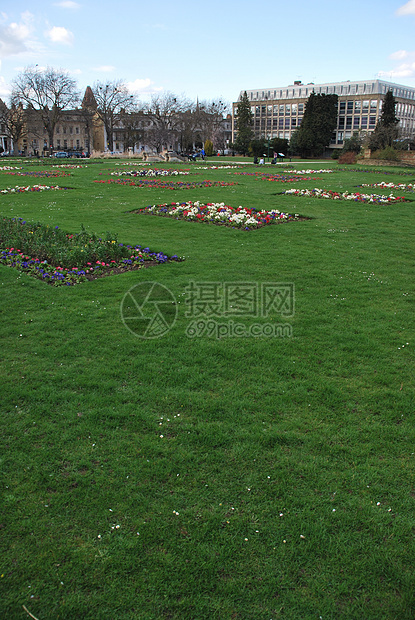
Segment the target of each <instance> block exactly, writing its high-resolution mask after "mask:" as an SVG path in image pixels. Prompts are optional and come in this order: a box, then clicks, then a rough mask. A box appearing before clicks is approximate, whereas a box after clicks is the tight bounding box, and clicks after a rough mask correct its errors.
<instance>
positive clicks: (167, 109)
mask: <svg viewBox="0 0 415 620" xmlns="http://www.w3.org/2000/svg"><path fill="white" fill-rule="evenodd" d="M190 107H191V104H190V103H189V101H188V100H187V99H185V98H184V97H180V98H179V97H177V96H176V95H174V94H173V93H169V92H166V93H163V94H162V95H154V96H153V97H152V99H151V102H150V103H149V104H148V105H147V108H146V112H147V115H148V116H149V117H150V120H151V123H152V125H151V128H150V129H149V131H148V132H147V141H148V143H149V145H150V146H152V147H153V148H155V149H156V151H157V152H160V151H161V150H162V149H163V148H167V147H168V145H169V144H172V143H174V141H176V140H177V139H178V137H179V135H180V131H181V129H182V123H183V119H182V116H183V114H184V113H185V112H186V111H187V110H189V108H190Z"/></svg>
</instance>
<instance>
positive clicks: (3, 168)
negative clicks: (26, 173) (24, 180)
mask: <svg viewBox="0 0 415 620" xmlns="http://www.w3.org/2000/svg"><path fill="white" fill-rule="evenodd" d="M0 170H2V171H4V170H22V167H21V166H20V167H19V166H0Z"/></svg>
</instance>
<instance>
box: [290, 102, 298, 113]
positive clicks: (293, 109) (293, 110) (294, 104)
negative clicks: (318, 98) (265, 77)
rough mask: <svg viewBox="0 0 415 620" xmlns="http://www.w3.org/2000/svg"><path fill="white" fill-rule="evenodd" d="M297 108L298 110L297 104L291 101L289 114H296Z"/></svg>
mask: <svg viewBox="0 0 415 620" xmlns="http://www.w3.org/2000/svg"><path fill="white" fill-rule="evenodd" d="M297 110H298V105H297V104H296V103H293V104H292V105H291V114H297Z"/></svg>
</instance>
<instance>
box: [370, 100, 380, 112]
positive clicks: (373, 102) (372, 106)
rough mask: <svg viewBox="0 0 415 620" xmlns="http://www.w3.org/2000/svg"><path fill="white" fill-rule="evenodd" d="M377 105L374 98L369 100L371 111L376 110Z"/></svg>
mask: <svg viewBox="0 0 415 620" xmlns="http://www.w3.org/2000/svg"><path fill="white" fill-rule="evenodd" d="M377 107H378V102H377V100H376V99H372V100H371V102H370V111H371V112H376V110H377Z"/></svg>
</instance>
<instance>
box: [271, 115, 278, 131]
mask: <svg viewBox="0 0 415 620" xmlns="http://www.w3.org/2000/svg"><path fill="white" fill-rule="evenodd" d="M272 127H273V128H274V129H277V127H278V118H273V119H272Z"/></svg>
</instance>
